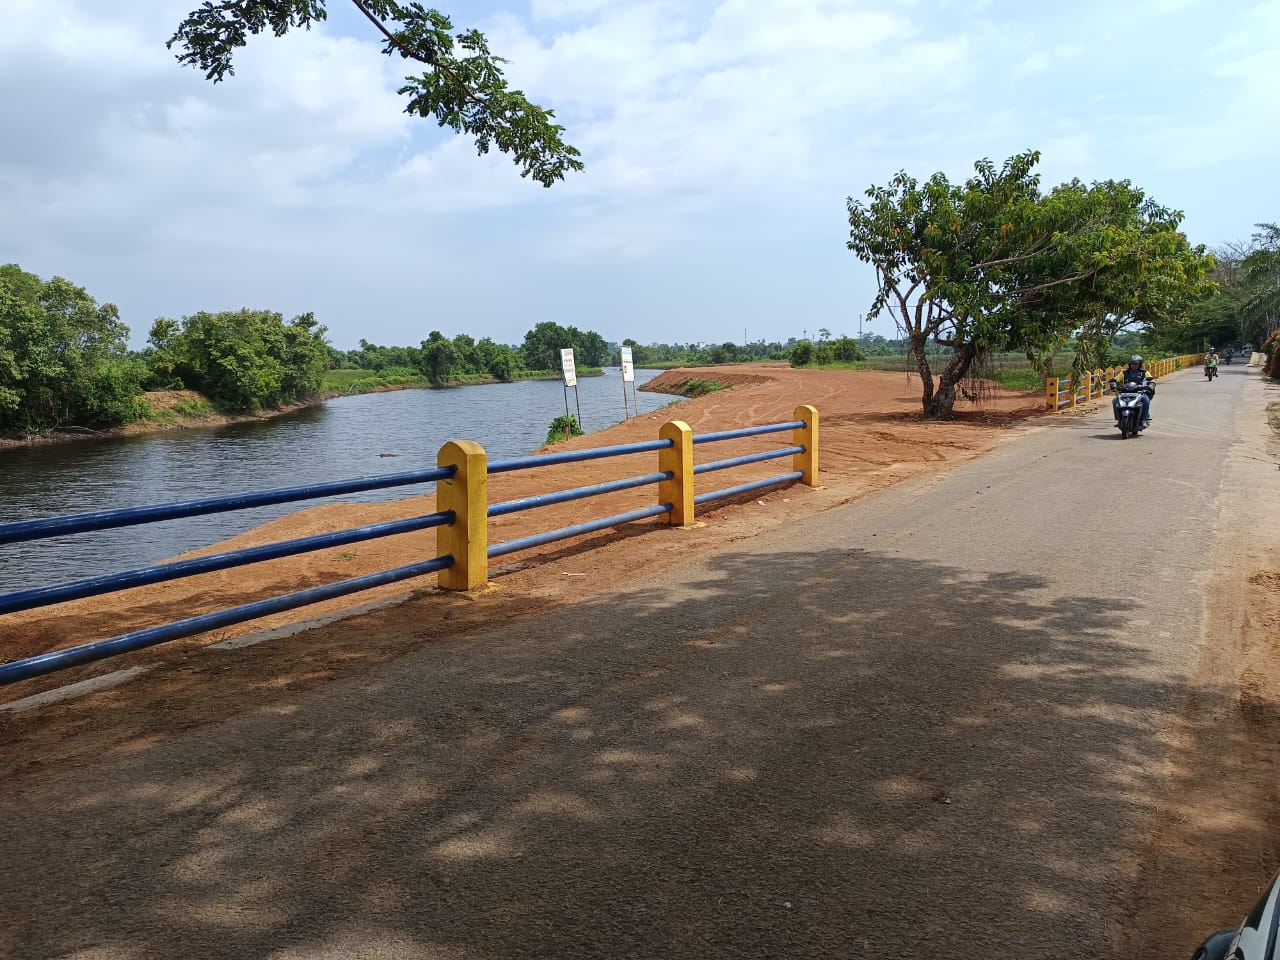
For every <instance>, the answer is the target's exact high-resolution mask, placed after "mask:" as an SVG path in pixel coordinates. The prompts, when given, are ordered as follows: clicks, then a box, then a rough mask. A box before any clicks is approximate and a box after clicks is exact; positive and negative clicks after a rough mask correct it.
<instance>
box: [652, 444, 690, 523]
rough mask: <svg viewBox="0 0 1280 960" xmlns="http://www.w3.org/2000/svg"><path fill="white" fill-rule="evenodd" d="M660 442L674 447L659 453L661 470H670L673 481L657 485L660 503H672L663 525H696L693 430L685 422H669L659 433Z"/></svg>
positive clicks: (666, 448) (664, 481)
mask: <svg viewBox="0 0 1280 960" xmlns="http://www.w3.org/2000/svg"><path fill="white" fill-rule="evenodd" d="M658 439H659V440H670V441H671V443H672V445H671V446H669V447H664V448H663V449H661V450H659V451H658V469H659V470H660V471H662V472H664V473H665V472H667V471H668V470H669V471H671V479H670V480H660V481H659V482H658V502H659V503H669V504H671V512H670V513H666V514H663V518H664V522H665V523H669V524H671V525H672V526H675V527H689V526H692V525H693V430H692V429H690V427H689V425H688V424H687V423H685V422H684V421H683V420H670V421H668V422H666V423H664V424H663V425H662V427H661V428H660V429H659V430H658Z"/></svg>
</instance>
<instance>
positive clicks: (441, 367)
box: [418, 330, 470, 385]
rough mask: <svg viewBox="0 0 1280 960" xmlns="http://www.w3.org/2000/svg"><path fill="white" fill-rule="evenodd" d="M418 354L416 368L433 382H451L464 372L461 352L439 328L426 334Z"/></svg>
mask: <svg viewBox="0 0 1280 960" xmlns="http://www.w3.org/2000/svg"><path fill="white" fill-rule="evenodd" d="M467 339H468V340H469V339H470V337H468V338H467ZM418 356H419V359H418V369H420V370H421V371H422V373H423V375H424V376H425V377H426V378H427V379H428V380H429V381H431V382H432V383H434V384H437V385H439V384H442V383H452V382H454V381H456V380H458V379H460V375H461V374H462V373H463V372H464V370H463V366H462V354H461V352H460V351H459V350H458V348H457V347H456V346H455V345H454V342H453V341H452V340H450V339H449V338H448V337H446V336H445V335H444V334H443V333H441V332H440V331H439V330H432V331H431V332H430V333H429V334H427V339H425V340H423V341H422V348H421V352H420V353H419V355H418Z"/></svg>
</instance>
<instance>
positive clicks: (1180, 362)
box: [1044, 353, 1205, 410]
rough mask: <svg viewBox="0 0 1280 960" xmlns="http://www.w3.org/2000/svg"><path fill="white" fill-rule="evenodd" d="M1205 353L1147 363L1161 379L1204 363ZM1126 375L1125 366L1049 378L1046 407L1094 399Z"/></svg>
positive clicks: (1050, 407) (1065, 405)
mask: <svg viewBox="0 0 1280 960" xmlns="http://www.w3.org/2000/svg"><path fill="white" fill-rule="evenodd" d="M1204 358H1205V354H1203V353H1187V354H1183V355H1182V356H1180V357H1167V358H1165V359H1164V360H1152V361H1151V362H1150V363H1148V364H1146V368H1147V373H1149V374H1150V375H1151V376H1152V377H1153V378H1155V379H1157V380H1158V379H1159V378H1160V377H1163V376H1164V375H1165V374H1169V373H1173V372H1174V371H1175V370H1187V369H1189V368H1191V367H1195V366H1199V365H1200V364H1201V363H1203V362H1204ZM1123 375H1124V367H1123V366H1120V367H1107V368H1106V369H1105V370H1103V369H1101V368H1099V369H1096V370H1090V371H1087V372H1086V373H1082V374H1080V376H1079V377H1076V376H1071V377H1046V378H1045V381H1044V403H1045V409H1046V410H1066V409H1067V408H1069V407H1075V406H1078V405H1079V404H1082V403H1087V402H1088V401H1090V400H1094V399H1096V398H1098V397H1100V396H1102V395H1103V394H1104V393H1106V392H1107V383H1108V381H1110V380H1111V379H1112V378H1113V377H1114V378H1116V379H1119V378H1120V377H1121V376H1123Z"/></svg>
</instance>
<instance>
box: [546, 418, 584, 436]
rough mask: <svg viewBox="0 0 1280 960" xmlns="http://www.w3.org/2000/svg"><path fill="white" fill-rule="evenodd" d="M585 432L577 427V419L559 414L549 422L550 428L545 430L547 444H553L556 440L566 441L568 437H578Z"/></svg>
mask: <svg viewBox="0 0 1280 960" xmlns="http://www.w3.org/2000/svg"><path fill="white" fill-rule="evenodd" d="M584 432H585V431H584V430H583V429H582V427H580V426H578V418H577V417H575V416H574V415H573V414H571V413H570V414H561V415H560V416H558V417H556V418H555V419H554V420H552V421H551V426H550V427H548V428H547V443H555V442H556V441H557V440H566V439H568V437H567V436H566V434H568V436H573V437H580V436H582V435H583V433H584Z"/></svg>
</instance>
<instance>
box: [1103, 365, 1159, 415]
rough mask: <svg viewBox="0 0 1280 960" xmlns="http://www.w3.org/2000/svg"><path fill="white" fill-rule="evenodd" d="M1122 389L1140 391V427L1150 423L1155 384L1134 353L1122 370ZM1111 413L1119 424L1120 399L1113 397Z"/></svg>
mask: <svg viewBox="0 0 1280 960" xmlns="http://www.w3.org/2000/svg"><path fill="white" fill-rule="evenodd" d="M1120 385H1121V386H1122V387H1136V388H1138V389H1141V391H1142V426H1143V427H1145V426H1146V425H1147V424H1148V423H1150V422H1151V398H1152V397H1154V396H1155V395H1156V383H1155V381H1154V380H1152V379H1151V376H1150V374H1148V373H1147V370H1146V367H1144V366H1143V365H1142V357H1140V356H1138V355H1137V354H1136V353H1135V354H1134V355H1133V356H1132V357H1130V358H1129V365H1128V366H1127V367H1125V368H1124V372H1123V378H1122V380H1121V381H1120ZM1111 412H1112V414H1114V415H1115V418H1116V423H1119V422H1120V398H1119V397H1115V398H1114V399H1113V400H1112V401H1111Z"/></svg>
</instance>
